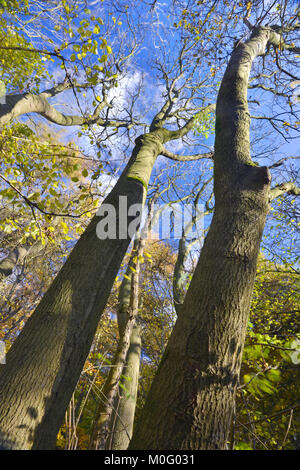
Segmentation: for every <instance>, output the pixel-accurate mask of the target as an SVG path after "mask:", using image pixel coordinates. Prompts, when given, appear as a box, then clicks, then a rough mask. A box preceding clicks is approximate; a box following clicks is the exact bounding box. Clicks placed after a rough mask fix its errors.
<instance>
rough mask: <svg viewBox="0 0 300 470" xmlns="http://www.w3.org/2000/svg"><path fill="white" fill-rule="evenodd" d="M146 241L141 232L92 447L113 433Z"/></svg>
mask: <svg viewBox="0 0 300 470" xmlns="http://www.w3.org/2000/svg"><path fill="white" fill-rule="evenodd" d="M144 245H145V240H143V239H140V237H139V235H138V234H137V235H136V239H135V241H134V245H133V249H132V252H131V257H130V260H129V263H128V266H127V270H126V273H125V276H124V278H123V281H122V284H121V287H120V293H119V311H118V324H119V337H120V339H119V343H118V347H117V351H116V354H115V356H114V360H113V361H112V367H111V369H110V371H109V374H108V377H107V380H106V382H105V385H104V387H103V392H102V395H103V399H102V400H101V402H100V404H99V407H98V410H97V413H96V417H95V420H94V425H93V430H92V434H91V439H90V445H89V448H90V449H101V448H103V447H104V446H105V444H106V442H107V440H108V437H109V431H110V429H109V425H110V421H111V420H112V415H113V410H114V404H115V402H116V398H117V393H118V389H119V383H120V378H121V374H123V375H124V373H125V372H124V369H125V368H126V364H127V358H128V354H129V350H130V346H131V341H132V339H133V335H134V332H135V331H136V327H137V325H136V320H137V315H138V306H139V305H138V303H139V300H138V299H139V297H138V295H139V279H140V256H142V253H143V249H144ZM128 442H129V441H128Z"/></svg>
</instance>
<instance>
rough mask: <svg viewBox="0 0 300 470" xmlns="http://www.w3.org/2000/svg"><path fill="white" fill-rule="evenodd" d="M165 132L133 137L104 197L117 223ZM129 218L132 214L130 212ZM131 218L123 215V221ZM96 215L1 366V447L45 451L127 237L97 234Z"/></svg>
mask: <svg viewBox="0 0 300 470" xmlns="http://www.w3.org/2000/svg"><path fill="white" fill-rule="evenodd" d="M164 135H165V133H164V130H160V129H159V130H157V131H154V132H152V133H150V134H145V135H143V136H141V137H140V138H138V139H137V141H136V146H135V148H134V151H133V155H132V157H131V159H130V162H129V164H128V165H127V167H126V169H125V171H124V173H123V175H122V176H121V178H120V180H119V181H118V183H117V184H116V186H115V188H114V189H113V191H112V192H111V193H110V194H109V196H108V197H107V198H106V200H105V201H104V202H105V203H106V204H111V205H112V206H113V207H114V208H115V210H116V216H117V221H118V223H117V230H118V225H121V220H123V221H124V214H123V213H120V212H119V197H120V196H125V197H126V198H127V205H128V208H129V207H130V206H132V205H133V204H136V203H139V204H142V203H143V199H144V190H145V189H144V187H145V186H147V184H148V181H149V178H150V175H151V171H152V167H153V164H154V162H155V160H156V157H157V156H158V155H159V153H160V151H161V145H162V143H163V142H164ZM133 218H134V217H133ZM131 219H132V218H131V217H128V220H127V214H125V226H124V222H123V223H122V230H124V228H126V227H128V223H129V222H130V220H131ZM98 221H99V217H97V216H95V217H94V218H93V219H92V221H91V222H90V224H89V226H88V228H87V229H86V231H85V232H84V234H83V235H82V237H81V238H80V240H79V241H78V242H77V244H76V245H75V247H74V249H73V251H72V252H71V254H70V255H69V257H68V259H67V261H66V263H65V265H64V266H63V267H62V269H61V271H60V272H59V274H58V275H57V277H56V278H55V280H54V281H53V283H52V285H51V286H50V288H49V290H48V291H47V293H46V294H45V295H44V297H43V299H42V301H41V302H40V304H39V305H38V307H37V309H36V310H35V312H34V313H33V314H32V316H31V317H30V319H29V320H28V321H27V323H26V325H25V327H24V329H23V330H22V332H21V334H20V335H19V336H18V338H17V339H16V341H15V343H14V344H13V346H12V347H11V349H10V350H9V352H8V355H7V361H6V362H7V363H6V365H1V366H0V368H1V369H0V446H2V447H3V448H6V449H31V448H33V449H51V448H53V447H54V446H55V439H56V435H57V432H58V429H59V426H60V425H61V423H62V421H63V418H64V414H65V410H66V408H67V406H68V403H69V401H70V399H71V396H72V393H73V391H74V388H75V386H76V383H77V381H78V379H79V377H80V373H81V370H82V368H83V365H84V362H85V360H86V357H87V355H88V353H89V350H90V347H91V343H92V340H93V337H94V334H95V331H96V328H97V325H98V322H99V319H100V316H101V313H102V311H103V309H104V307H105V304H106V302H107V298H108V295H109V293H110V291H111V288H112V285H113V282H114V279H115V277H116V275H117V272H118V269H119V267H120V264H121V261H122V259H123V257H124V255H125V252H126V250H127V247H128V245H129V242H130V238H129V237H128V236H126V238H124V239H119V238H117V239H108V238H107V239H99V238H98V237H97V235H96V226H97V223H98Z"/></svg>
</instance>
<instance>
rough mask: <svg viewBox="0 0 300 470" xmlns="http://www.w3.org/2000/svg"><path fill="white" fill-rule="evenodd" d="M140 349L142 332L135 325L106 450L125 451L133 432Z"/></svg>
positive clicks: (136, 324)
mask: <svg viewBox="0 0 300 470" xmlns="http://www.w3.org/2000/svg"><path fill="white" fill-rule="evenodd" d="M141 349H142V330H141V327H140V325H139V324H138V323H135V325H134V327H133V329H132V333H131V336H130V345H129V349H128V352H127V356H126V364H125V367H124V368H123V371H122V376H123V380H122V387H120V388H119V397H118V400H117V404H116V412H115V413H114V416H113V419H112V423H111V429H112V436H111V438H109V439H108V441H107V444H106V448H109V449H113V450H126V449H127V448H128V445H129V441H130V439H131V436H132V432H133V423H134V416H135V408H136V400H137V391H138V382H139V371H140V360H141Z"/></svg>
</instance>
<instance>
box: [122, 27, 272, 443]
mask: <svg viewBox="0 0 300 470" xmlns="http://www.w3.org/2000/svg"><path fill="white" fill-rule="evenodd" d="M277 36H278V35H276V34H275V33H274V32H273V31H272V30H271V29H269V28H258V29H255V30H254V31H253V33H252V35H251V38H250V39H249V40H248V41H246V42H245V43H244V44H243V43H241V44H240V45H239V46H238V47H237V48H236V49H235V50H234V51H233V54H232V56H231V59H230V62H229V64H228V66H227V69H226V72H225V75H224V77H223V81H222V83H221V87H220V90H219V94H218V100H217V108H216V139H215V154H214V163H215V166H214V193H215V211H214V216H213V220H212V223H211V227H210V230H209V233H208V235H207V237H206V240H205V243H204V246H203V249H202V252H201V255H200V258H199V262H198V265H197V268H196V271H195V274H194V276H193V279H192V282H191V285H190V288H189V290H188V292H187V295H186V298H185V301H184V304H183V307H182V310H181V315H180V316H179V317H178V320H177V322H176V325H175V328H174V330H173V332H172V335H171V338H170V340H169V344H168V346H167V348H166V352H165V354H164V356H163V359H162V361H161V364H160V366H159V369H158V372H157V375H156V377H155V379H154V382H153V384H152V387H151V390H150V392H149V395H148V397H147V400H146V405H145V408H144V410H143V412H142V414H141V416H140V419H139V422H138V423H137V426H136V429H135V431H134V434H133V438H132V441H131V443H130V446H129V449H130V450H131V449H168V450H171V449H191V450H205V449H224V448H225V447H226V443H227V440H228V435H229V430H230V423H231V417H232V411H233V407H234V395H235V389H236V384H237V381H238V377H239V371H240V364H241V358H242V351H243V345H244V338H245V332H246V327H247V320H248V312H249V307H250V302H251V295H252V289H253V283H254V279H255V272H256V264H257V257H258V253H259V247H260V242H261V237H262V232H263V228H264V225H265V219H266V215H267V212H268V210H269V205H268V201H269V194H270V192H269V185H270V176H269V172H268V169H267V168H266V167H255V166H253V164H252V162H251V157H250V145H249V124H250V117H249V112H248V105H247V85H248V76H249V72H250V68H251V64H252V61H253V59H254V58H255V57H256V56H257V55H261V54H263V53H264V51H265V49H266V46H267V43H273V42H274V43H275V42H276V41H277V40H278V38H277Z"/></svg>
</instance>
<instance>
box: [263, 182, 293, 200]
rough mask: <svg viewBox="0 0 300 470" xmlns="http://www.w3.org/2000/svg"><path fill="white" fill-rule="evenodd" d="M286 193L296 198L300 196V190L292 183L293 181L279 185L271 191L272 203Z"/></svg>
mask: <svg viewBox="0 0 300 470" xmlns="http://www.w3.org/2000/svg"><path fill="white" fill-rule="evenodd" d="M285 193H288V194H293V195H294V196H300V188H298V187H297V186H296V185H295V183H292V182H291V181H289V182H287V183H281V184H278V185H276V186H274V188H272V189H271V191H270V201H273V199H276V198H277V197H279V196H282V194H285Z"/></svg>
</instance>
